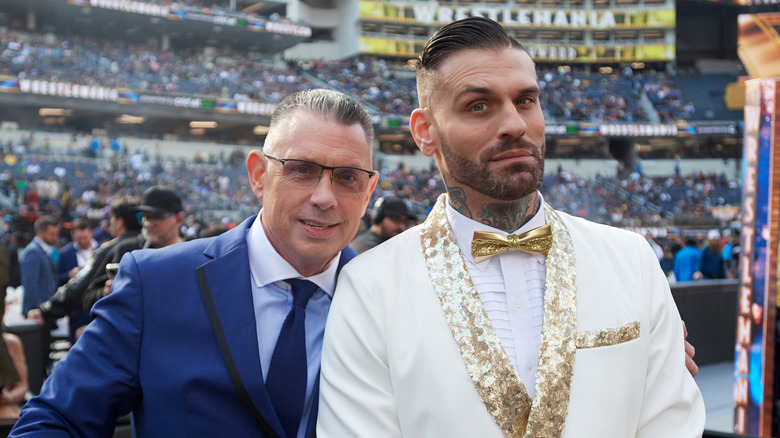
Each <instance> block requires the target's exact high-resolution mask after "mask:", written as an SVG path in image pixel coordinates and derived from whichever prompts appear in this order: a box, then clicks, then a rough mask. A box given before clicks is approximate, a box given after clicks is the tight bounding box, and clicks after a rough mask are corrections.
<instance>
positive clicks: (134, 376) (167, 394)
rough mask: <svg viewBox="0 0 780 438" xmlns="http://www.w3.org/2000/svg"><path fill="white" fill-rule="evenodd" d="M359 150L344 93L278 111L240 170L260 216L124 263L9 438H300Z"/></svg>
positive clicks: (298, 97) (362, 193)
mask: <svg viewBox="0 0 780 438" xmlns="http://www.w3.org/2000/svg"><path fill="white" fill-rule="evenodd" d="M372 143H373V127H372V125H371V119H370V117H369V115H368V113H367V112H366V111H365V110H364V109H363V108H362V107H361V106H359V105H358V104H357V103H356V102H355V101H354V100H353V99H352V98H350V97H348V96H346V95H343V94H341V93H336V92H333V91H326V90H308V91H303V92H299V93H296V94H295V95H293V96H290V97H288V98H287V99H285V100H284V101H283V102H282V103H280V104H279V106H278V107H277V109H276V111H275V112H274V115H273V116H272V119H271V124H270V129H269V133H268V136H267V138H266V141H265V145H264V149H263V152H260V151H259V150H254V151H252V152H251V153H250V154H249V156H248V158H247V170H248V176H249V182H250V188H251V189H252V191H253V192H254V193H255V195H256V196H257V198H258V199H260V200H262V201H263V207H262V209H261V210H260V213H259V214H258V215H257V216H253V217H250V218H248V219H247V220H245V221H244V222H243V223H241V224H240V225H239V226H237V227H236V228H234V229H232V230H230V231H228V232H226V233H224V234H222V235H220V236H217V237H215V238H209V239H198V240H194V241H191V242H187V243H180V244H176V245H172V246H168V247H165V248H162V249H154V250H141V251H134V252H132V253H130V254H127V255H125V256H124V258H123V259H122V262H121V265H120V268H119V273H118V275H117V277H116V279H115V281H114V283H113V292H112V293H111V294H110V295H108V296H107V297H105V298H103V299H102V300H100V301H99V302H98V303H97V304H96V305H95V307H94V308H93V311H92V312H93V316H94V317H95V319H94V320H93V322H92V323H91V324H90V325H89V326H88V327H87V329H86V330H85V331H84V333H83V335H82V337H81V338H80V339H79V341H78V342H77V343H76V345H75V346H74V347H73V349H72V350H71V351H70V353H69V354H68V356H67V357H66V358H65V359H64V360H63V361H61V362H60V363H59V364H58V365H57V368H56V370H55V372H54V373H53V375H52V376H51V377H49V379H48V380H47V381H46V382H45V384H44V386H43V388H42V391H41V394H40V395H39V396H37V397H35V398H33V399H32V400H30V401H29V402H28V403H27V404H26V405H25V407H24V409H23V411H22V415H21V418H20V419H19V421H18V422H17V424H16V426H15V427H14V429H13V431H12V432H11V436H16V437H18V436H45V437H54V436H89V437H100V436H110V435H111V434H112V431H113V428H114V421H115V419H116V418H117V417H118V416H120V415H123V414H126V413H128V412H132V413H133V426H134V430H135V433H136V436H137V437H158V436H169V435H170V436H181V435H186V436H203V437H214V436H237V437H288V438H293V437H299V438H300V437H309V436H311V435H312V434H313V432H314V425H315V422H316V416H317V399H318V386H319V385H318V380H319V363H320V350H321V342H322V335H323V331H324V325H325V319H326V317H327V314H328V310H329V308H330V300H331V297H332V293H333V290H334V289H335V284H336V276H337V273H338V271H339V269H340V268H341V267H342V266H343V265H344V263H346V262H347V261H348V260H349V259H350V258H352V257H353V256H354V255H355V252H354V251H352V250H351V249H349V248H348V247H346V245H347V243H348V242H349V241H350V240H351V239H352V237H354V235H355V232H356V231H357V228H358V225H359V222H360V218H361V216H362V215H363V212H364V211H365V208H366V206H367V205H368V202H369V198H370V195H371V192H372V191H373V189H374V186H375V185H376V181H377V176H376V173H375V172H373V171H372V170H370V169H371V148H372ZM307 300H308V301H307ZM277 341H278V342H277Z"/></svg>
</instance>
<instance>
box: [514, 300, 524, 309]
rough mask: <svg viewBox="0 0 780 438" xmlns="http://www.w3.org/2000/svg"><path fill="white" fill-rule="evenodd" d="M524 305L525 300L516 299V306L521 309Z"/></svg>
mask: <svg viewBox="0 0 780 438" xmlns="http://www.w3.org/2000/svg"><path fill="white" fill-rule="evenodd" d="M521 307H523V301H522V300H515V308H516V309H519V308H521Z"/></svg>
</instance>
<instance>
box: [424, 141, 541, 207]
mask: <svg viewBox="0 0 780 438" xmlns="http://www.w3.org/2000/svg"><path fill="white" fill-rule="evenodd" d="M439 141H440V143H441V151H442V155H443V156H444V160H445V162H446V163H447V167H448V168H449V171H450V175H449V176H450V177H451V178H452V179H453V180H455V181H457V182H458V183H460V184H463V185H465V186H467V187H469V188H471V189H472V190H474V191H476V192H478V193H481V194H483V195H485V196H489V197H491V198H493V199H496V200H499V201H516V200H518V199H522V198H524V197H526V196H528V195H530V194H532V193H534V192H535V191H537V190H539V188H540V187H541V186H542V180H543V179H544V151H545V148H546V147H545V144H544V143H542V144H541V147H537V146H536V145H534V144H533V143H531V142H529V141H526V140H521V139H510V140H505V141H502V142H500V143H498V144H497V145H495V146H490V147H488V148H487V149H485V150H484V151H482V153H480V154H479V157H478V159H477V161H473V160H471V159H470V158H468V157H466V156H464V155H461V154H460V153H458V152H455V151H454V150H452V147H451V146H450V144H449V143H448V142H447V141H446V140H445V139H444V138H443V137H441V136H440V137H439ZM513 149H523V150H527V151H529V152H531V154H532V155H533V157H534V158H535V159H536V164H531V163H513V164H511V165H508V166H506V167H504V168H502V169H501V170H499V171H491V170H490V169H489V168H488V163H489V162H490V159H491V158H492V157H494V156H496V155H498V154H500V153H503V152H506V151H509V150H513Z"/></svg>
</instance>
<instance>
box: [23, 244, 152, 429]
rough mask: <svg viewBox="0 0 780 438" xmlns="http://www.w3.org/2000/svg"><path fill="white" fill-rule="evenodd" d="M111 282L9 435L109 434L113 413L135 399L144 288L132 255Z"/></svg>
mask: <svg viewBox="0 0 780 438" xmlns="http://www.w3.org/2000/svg"><path fill="white" fill-rule="evenodd" d="M113 287H114V293H112V294H111V295H109V296H107V297H106V298H104V299H102V300H101V301H100V303H98V304H97V305H96V306H95V307H94V309H93V311H92V315H93V317H94V321H93V322H92V323H91V324H90V325H89V326H88V327H87V329H86V330H84V333H83V335H82V337H81V338H80V339H79V341H78V342H76V343H75V345H74V346H73V348H72V349H71V350H70V352H69V353H68V355H67V356H66V357H65V359H63V360H62V361H60V362H59V364H58V365H57V368H56V369H55V371H54V373H53V374H52V375H51V376H50V377H49V378H48V379H47V380H46V382H45V383H44V385H43V388H42V389H41V394H40V395H39V396H36V397H34V398H33V399H31V400H30V401H28V402H27V404H26V405H25V406H24V409H23V410H22V414H21V417H20V418H19V421H18V422H17V423H16V426H14V428H13V430H12V431H11V434H10V435H9V436H12V437H60V436H62V437H67V436H88V437H100V436H104V437H109V436H111V435H112V434H113V431H114V426H115V423H116V419H117V418H118V417H119V416H121V415H125V414H127V413H129V412H130V411H132V410H133V409H134V408H135V406H137V405H138V403H139V402H140V400H141V398H142V388H141V386H140V383H139V378H138V368H139V357H140V350H141V337H142V334H143V289H142V283H141V279H140V278H139V275H138V267H137V265H136V261H135V259H134V258H133V257H132V255H129V254H128V255H127V256H125V257H124V258H123V259H122V263H121V265H120V269H119V273H118V275H117V277H116V279H115V281H114V286H113Z"/></svg>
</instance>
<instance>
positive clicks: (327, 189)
mask: <svg viewBox="0 0 780 438" xmlns="http://www.w3.org/2000/svg"><path fill="white" fill-rule="evenodd" d="M323 173H324V172H323ZM332 178H333V172H331V175H330V176H329V177H326V176H325V175H324V174H323V175H320V179H319V180H318V181H317V184H316V185H315V186H314V191H313V192H312V194H311V202H312V203H313V204H314V205H316V206H318V207H319V208H321V209H322V210H327V209H329V208H331V207H333V206H335V205H336V203H337V200H336V194H335V192H334V190H335V189H336V186H335V185H334V184H333V182H332V181H331V180H332Z"/></svg>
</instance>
